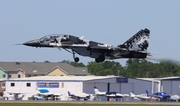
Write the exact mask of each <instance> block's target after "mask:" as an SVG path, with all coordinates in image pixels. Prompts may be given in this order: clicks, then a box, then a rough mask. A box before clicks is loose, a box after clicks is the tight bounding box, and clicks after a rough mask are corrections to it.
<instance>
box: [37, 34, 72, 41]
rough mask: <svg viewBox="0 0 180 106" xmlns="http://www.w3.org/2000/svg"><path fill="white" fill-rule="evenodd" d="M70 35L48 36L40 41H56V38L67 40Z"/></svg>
mask: <svg viewBox="0 0 180 106" xmlns="http://www.w3.org/2000/svg"><path fill="white" fill-rule="evenodd" d="M69 36H70V35H66V34H50V35H46V36H43V37H42V38H40V39H39V40H40V41H45V40H48V39H55V38H63V39H66V38H69Z"/></svg>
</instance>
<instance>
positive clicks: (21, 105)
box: [0, 103, 180, 106]
mask: <svg viewBox="0 0 180 106" xmlns="http://www.w3.org/2000/svg"><path fill="white" fill-rule="evenodd" d="M179 105H180V104H179ZM0 106H175V105H173V104H172V105H171V104H164V105H163V104H86V103H84V104H72V103H0Z"/></svg>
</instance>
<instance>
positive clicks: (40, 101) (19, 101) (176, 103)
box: [0, 100, 180, 105]
mask: <svg viewBox="0 0 180 106" xmlns="http://www.w3.org/2000/svg"><path fill="white" fill-rule="evenodd" d="M0 103H72V104H74V103H75V104H83V103H85V104H163V105H170V104H171V105H180V102H106V101H101V102H96V101H44V100H37V101H33V100H32V101H31V100H28V101H22V100H16V101H13V100H9V101H6V100H0Z"/></svg>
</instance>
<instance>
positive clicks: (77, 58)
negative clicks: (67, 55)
mask: <svg viewBox="0 0 180 106" xmlns="http://www.w3.org/2000/svg"><path fill="white" fill-rule="evenodd" d="M73 58H74V62H79V57H75V53H74V51H73Z"/></svg>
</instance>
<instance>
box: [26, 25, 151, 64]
mask: <svg viewBox="0 0 180 106" xmlns="http://www.w3.org/2000/svg"><path fill="white" fill-rule="evenodd" d="M149 35H150V31H149V30H148V29H147V28H145V29H142V30H140V31H139V32H138V33H136V34H135V35H134V36H132V37H131V38H130V39H129V40H127V41H126V42H124V43H123V44H121V45H118V46H112V45H109V44H103V43H99V42H94V41H90V40H86V39H84V37H83V36H82V37H76V36H73V35H67V34H52V35H48V36H44V37H42V38H40V39H36V40H31V41H28V42H25V43H23V45H26V46H32V47H50V48H53V47H54V48H58V49H61V48H62V49H65V50H66V51H68V52H70V53H72V54H73V58H74V61H75V62H78V61H79V58H78V57H75V54H79V55H81V56H88V57H91V58H95V61H96V62H103V61H104V60H105V59H119V58H146V57H147V55H150V54H149V53H148V52H147V48H148V45H149Z"/></svg>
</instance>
